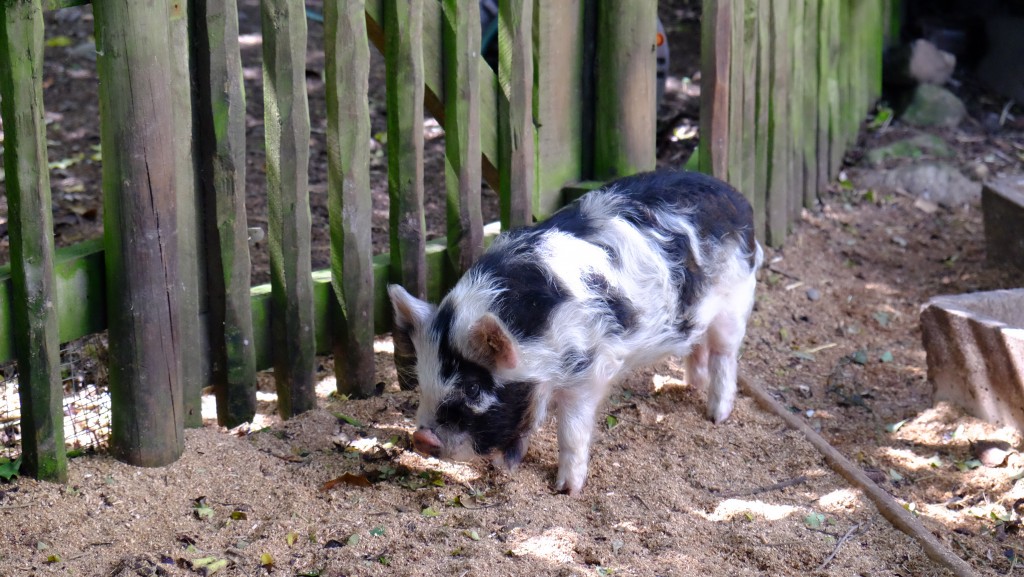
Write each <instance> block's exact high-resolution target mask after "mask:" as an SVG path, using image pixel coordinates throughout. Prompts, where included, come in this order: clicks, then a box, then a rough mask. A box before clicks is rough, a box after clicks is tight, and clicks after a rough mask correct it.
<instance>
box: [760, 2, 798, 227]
mask: <svg viewBox="0 0 1024 577" xmlns="http://www.w3.org/2000/svg"><path fill="white" fill-rule="evenodd" d="M791 4H792V0H772V2H771V89H770V95H769V98H770V106H769V108H770V114H769V118H768V124H769V144H768V146H769V149H770V151H769V153H768V154H769V159H770V160H769V162H770V169H769V173H768V181H769V184H768V199H767V207H768V223H767V224H768V227H767V235H766V240H767V241H768V244H770V245H772V246H776V247H777V246H781V245H782V242H783V241H784V240H785V238H786V232H787V229H788V227H789V196H790V189H789V187H790V180H791V178H790V177H791V176H792V172H793V169H792V166H793V165H792V161H793V157H792V146H791V128H790V120H791V119H790V117H789V115H790V106H789V103H790V99H791V94H790V90H791V89H792V85H791V82H792V66H793V61H792V58H791V55H792V52H791V46H790V44H791V42H792V34H791V32H790V25H791V23H790V19H789V13H790V5H791Z"/></svg>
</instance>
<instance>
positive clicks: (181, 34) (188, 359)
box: [170, 0, 210, 427]
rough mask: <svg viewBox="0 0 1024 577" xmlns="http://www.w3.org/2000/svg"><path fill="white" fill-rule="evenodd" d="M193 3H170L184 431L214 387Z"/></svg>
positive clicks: (197, 423)
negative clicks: (195, 104) (211, 382)
mask: <svg viewBox="0 0 1024 577" xmlns="http://www.w3.org/2000/svg"><path fill="white" fill-rule="evenodd" d="M193 1H194V0H193ZM191 10H192V5H191V2H189V0H174V1H173V2H172V3H171V32H170V34H171V36H170V41H171V46H172V50H171V71H172V74H173V78H174V81H173V82H172V84H171V89H172V91H173V93H172V95H171V98H172V99H173V102H172V106H174V117H175V119H176V120H177V121H176V122H175V123H174V132H175V134H174V168H175V175H174V184H175V187H176V188H177V195H178V263H179V264H178V271H179V274H180V276H181V319H182V323H181V325H179V327H180V328H179V330H180V331H181V335H180V336H181V338H180V341H179V342H180V344H181V386H182V400H183V402H184V410H185V426H186V427H201V426H203V405H202V403H203V387H205V386H206V383H207V382H208V381H209V377H210V371H209V360H210V357H209V355H208V354H207V351H208V350H209V346H207V343H206V339H205V337H206V331H205V329H206V323H205V321H206V317H205V316H203V315H202V314H201V313H202V312H203V311H205V309H206V306H205V302H206V298H205V296H206V291H205V290H202V291H201V290H199V287H201V286H205V284H206V266H205V263H206V258H205V255H206V251H205V250H202V247H203V229H202V227H201V226H200V225H199V217H200V215H201V214H202V213H203V211H202V207H201V206H199V203H200V201H201V198H200V195H199V182H198V171H197V163H198V158H199V155H198V154H197V152H198V147H197V143H196V141H195V139H194V138H193V134H194V127H195V125H194V123H193V122H192V120H193V115H192V97H193V93H192V87H193V83H192V59H191V56H192V50H191V44H192V42H191V38H190V33H189V29H190V26H189V13H190V12H191Z"/></svg>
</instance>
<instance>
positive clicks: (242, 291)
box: [193, 0, 256, 427]
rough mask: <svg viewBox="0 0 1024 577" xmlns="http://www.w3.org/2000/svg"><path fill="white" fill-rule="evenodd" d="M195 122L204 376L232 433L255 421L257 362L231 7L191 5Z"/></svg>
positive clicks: (213, 1) (207, 1) (198, 0)
mask: <svg viewBox="0 0 1024 577" xmlns="http://www.w3.org/2000/svg"><path fill="white" fill-rule="evenodd" d="M193 1H194V2H195V9H194V11H193V12H194V18H193V23H194V39H195V46H196V49H195V50H196V52H195V66H196V86H197V93H198V100H197V106H196V108H197V110H196V122H197V131H198V134H199V139H198V140H199V164H200V174H201V176H202V179H201V180H202V182H201V191H202V192H201V196H202V206H203V211H202V213H203V219H202V224H201V226H202V229H203V231H204V233H205V239H206V243H207V245H206V246H207V250H205V251H204V252H205V254H206V268H207V275H206V276H205V277H204V281H203V283H202V284H200V286H202V287H203V288H204V292H205V293H206V295H207V307H206V309H207V310H208V311H209V312H208V316H209V319H208V320H209V322H208V324H207V331H206V332H205V333H204V336H205V337H206V339H207V341H208V342H209V350H210V359H209V363H210V376H209V383H210V384H211V385H213V390H214V394H215V395H216V398H217V421H218V422H219V423H220V424H221V425H222V426H225V427H234V426H237V425H240V424H241V423H245V422H247V421H251V420H252V418H253V416H254V415H255V414H256V357H255V350H254V349H253V328H252V313H251V309H250V305H249V285H250V284H251V266H250V264H249V242H248V240H249V232H248V229H247V226H246V215H245V93H244V90H243V85H242V58H241V52H240V47H239V43H238V8H237V6H236V3H235V1H234V0H193Z"/></svg>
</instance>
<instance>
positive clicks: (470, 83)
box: [442, 0, 484, 275]
mask: <svg viewBox="0 0 1024 577" xmlns="http://www.w3.org/2000/svg"><path fill="white" fill-rule="evenodd" d="M443 8H444V25H443V26H444V27H443V31H442V34H443V35H442V47H443V49H442V52H443V53H444V59H445V62H444V94H445V99H444V108H445V115H444V116H445V126H444V134H445V157H444V158H445V165H444V166H445V173H444V177H445V178H444V181H445V188H446V190H447V199H448V202H447V207H448V236H447V240H448V257H449V260H450V262H451V265H452V268H453V270H454V271H455V273H456V275H461V274H462V273H464V272H466V270H467V269H469V267H470V265H472V264H473V263H474V262H475V261H476V259H477V258H479V257H480V254H481V253H482V252H483V248H484V231H483V226H484V225H483V215H482V214H481V208H480V179H481V159H480V74H479V71H480V4H479V3H478V2H477V0H444V4H443Z"/></svg>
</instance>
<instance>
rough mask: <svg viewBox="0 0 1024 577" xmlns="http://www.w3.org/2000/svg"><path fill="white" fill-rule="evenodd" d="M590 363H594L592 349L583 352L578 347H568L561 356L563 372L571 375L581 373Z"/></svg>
mask: <svg viewBox="0 0 1024 577" xmlns="http://www.w3.org/2000/svg"><path fill="white" fill-rule="evenodd" d="M592 364H594V352H593V351H586V352H584V351H581V350H579V349H570V350H569V351H568V352H566V353H565V355H564V356H563V357H562V368H563V369H564V370H565V372H567V373H569V374H572V375H578V374H580V373H582V372H583V371H585V370H587V369H589V368H590V365H592Z"/></svg>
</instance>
